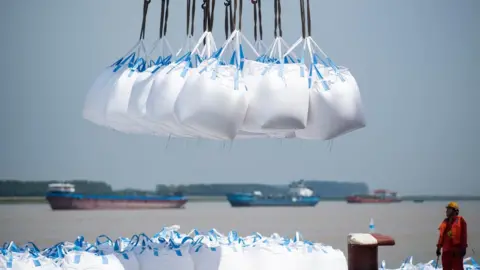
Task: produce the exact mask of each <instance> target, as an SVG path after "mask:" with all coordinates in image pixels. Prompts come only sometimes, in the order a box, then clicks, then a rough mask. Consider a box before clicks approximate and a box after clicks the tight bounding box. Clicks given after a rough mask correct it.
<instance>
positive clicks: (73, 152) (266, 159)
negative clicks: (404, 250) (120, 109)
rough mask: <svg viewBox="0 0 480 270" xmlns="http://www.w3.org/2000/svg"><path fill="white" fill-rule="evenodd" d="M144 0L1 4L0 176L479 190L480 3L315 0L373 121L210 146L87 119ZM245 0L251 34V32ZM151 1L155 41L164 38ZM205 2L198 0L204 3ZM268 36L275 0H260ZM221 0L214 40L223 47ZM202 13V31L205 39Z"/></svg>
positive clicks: (179, 29) (296, 26)
mask: <svg viewBox="0 0 480 270" xmlns="http://www.w3.org/2000/svg"><path fill="white" fill-rule="evenodd" d="M142 2H143V1H141V0H135V1H133V0H101V1H100V0H76V1H65V0H55V1H54V0H44V1H38V0H22V1H20V0H3V1H1V3H0V37H1V38H0V49H1V50H2V52H3V55H2V58H1V59H2V67H1V71H0V82H1V84H0V86H1V89H0V90H1V91H0V124H1V133H0V178H4V179H22V180H50V179H55V180H60V179H92V180H105V181H107V182H109V183H110V184H112V186H113V187H115V188H122V187H136V188H154V186H155V184H157V183H168V184H173V183H178V184H180V183H199V182H209V183H214V182H216V183H218V182H229V183H233V182H236V183H240V182H244V183H246V182H262V183H275V184H280V183H288V182H289V181H291V180H295V179H299V178H305V179H325V180H339V181H364V182H366V183H368V184H369V186H370V187H371V188H389V189H393V190H397V191H399V192H400V193H403V194H405V193H408V194H418V193H424V194H425V193H428V194H446V193H457V194H458V193H463V194H477V195H478V193H479V192H480V184H479V180H480V143H479V142H478V140H479V138H480V120H478V119H477V118H478V116H479V115H480V107H479V106H478V103H479V102H480V89H479V87H478V78H479V77H480V75H479V74H478V73H479V71H480V69H479V68H478V63H479V62H480V53H479V50H480V30H479V28H480V15H479V14H480V1H479V0H461V1H450V0H388V1H387V0H335V1H326V0H312V1H311V2H312V16H313V22H312V26H313V29H312V36H313V37H314V39H315V40H316V41H317V43H318V44H319V45H320V46H321V47H322V48H323V49H324V50H325V51H326V52H327V53H328V54H329V55H330V56H331V57H332V59H334V61H335V62H336V63H337V64H339V65H342V66H346V67H349V68H350V69H351V71H352V73H353V75H354V76H355V77H356V79H357V81H358V83H359V85H360V90H361V94H362V99H363V102H364V106H365V113H366V117H367V121H368V122H367V127H366V128H364V129H362V130H358V131H355V132H353V133H350V134H348V135H346V136H343V137H340V138H338V139H336V140H334V143H333V148H332V149H331V151H330V150H329V143H328V142H321V141H300V140H293V141H292V140H290V141H289V140H283V142H282V141H280V140H253V141H236V142H235V143H234V145H233V147H232V149H231V150H228V149H223V148H222V147H223V146H222V144H220V143H218V142H208V141H202V142H200V143H196V142H188V143H187V144H186V143H185V141H183V140H173V141H172V142H170V144H169V147H168V148H167V149H165V145H166V139H163V138H159V137H151V136H139V135H125V134H122V133H119V132H114V131H111V130H108V129H106V128H102V127H99V126H96V125H94V124H92V123H90V122H88V121H86V120H84V119H83V118H82V107H83V104H84V100H85V96H86V94H87V91H88V89H89V88H90V86H91V84H92V83H93V81H94V80H95V78H96V76H97V75H99V73H100V72H101V71H102V69H103V68H104V67H105V66H106V65H108V64H110V63H111V62H113V61H114V60H115V59H116V58H117V57H119V56H121V55H123V54H124V53H126V51H127V50H128V49H130V47H131V46H132V45H133V44H135V42H136V41H137V39H138V35H139V30H140V24H141V15H142V7H143V4H142ZM170 2H171V3H170V20H169V31H168V34H167V37H168V39H169V40H170V42H171V43H172V45H173V46H175V47H179V46H180V45H181V44H182V42H183V41H184V38H185V34H184V33H185V30H184V29H185V14H184V13H185V3H186V1H185V0H171V1H170ZM249 2H250V1H248V0H245V7H244V18H243V19H244V25H243V27H244V29H243V30H244V31H243V32H244V33H245V35H246V36H247V37H251V39H252V40H253V23H252V6H251V4H250V3H249ZM160 3H161V1H160V0H152V4H151V5H150V9H149V17H148V20H147V32H146V35H147V39H149V40H150V41H153V40H154V39H155V38H157V35H158V30H157V29H158V25H159V17H160ZM200 3H201V0H197V8H200ZM262 3H263V18H264V32H265V36H264V41H265V42H266V43H267V44H269V43H270V42H271V41H272V38H273V1H272V0H263V2H262ZM282 9H283V14H282V15H283V16H282V25H283V33H284V38H285V39H286V40H287V41H288V42H290V43H292V42H294V41H295V40H296V39H297V38H298V37H300V33H301V28H300V23H299V20H300V19H299V17H300V12H299V5H298V1H294V0H283V1H282ZM223 10H224V9H223V1H220V0H217V8H216V18H215V19H216V21H215V23H214V35H215V38H216V40H217V43H218V45H220V44H221V42H223V41H224V34H223V19H224V17H223ZM201 17H202V15H201V13H200V10H197V16H196V18H197V28H196V33H197V34H200V33H201Z"/></svg>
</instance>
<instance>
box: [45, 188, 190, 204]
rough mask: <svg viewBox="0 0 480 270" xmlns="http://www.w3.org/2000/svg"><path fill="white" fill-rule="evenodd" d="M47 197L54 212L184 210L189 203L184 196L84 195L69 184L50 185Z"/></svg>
mask: <svg viewBox="0 0 480 270" xmlns="http://www.w3.org/2000/svg"><path fill="white" fill-rule="evenodd" d="M45 197H46V199H47V201H48V203H49V204H50V207H51V208H52V210H96V209H165V208H183V207H184V206H185V204H186V203H187V201H188V200H187V198H186V197H184V196H157V195H153V196H138V195H133V196H131V195H89V194H82V193H76V192H75V186H74V185H72V184H68V183H53V184H50V185H48V191H47V194H46V196H45Z"/></svg>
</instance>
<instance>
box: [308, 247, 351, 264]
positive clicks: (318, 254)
mask: <svg viewBox="0 0 480 270" xmlns="http://www.w3.org/2000/svg"><path fill="white" fill-rule="evenodd" d="M312 247H313V249H312V252H311V253H309V255H311V256H313V257H310V258H311V261H310V262H311V264H312V265H317V266H318V268H319V269H338V270H347V269H348V263H347V258H346V257H345V255H344V254H343V252H342V251H341V250H338V249H334V248H332V247H330V246H324V245H321V244H314V245H313V246H312Z"/></svg>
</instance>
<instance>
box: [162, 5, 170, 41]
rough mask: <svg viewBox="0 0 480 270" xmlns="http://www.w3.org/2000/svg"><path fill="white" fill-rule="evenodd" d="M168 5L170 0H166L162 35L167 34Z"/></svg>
mask: <svg viewBox="0 0 480 270" xmlns="http://www.w3.org/2000/svg"><path fill="white" fill-rule="evenodd" d="M169 6H170V0H167V6H166V9H165V25H164V27H163V35H164V36H165V35H166V34H167V24H168V7H169Z"/></svg>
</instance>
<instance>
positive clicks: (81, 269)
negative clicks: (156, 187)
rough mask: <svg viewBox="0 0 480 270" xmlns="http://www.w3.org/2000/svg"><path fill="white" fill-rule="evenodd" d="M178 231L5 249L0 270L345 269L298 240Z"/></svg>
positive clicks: (337, 254)
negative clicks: (41, 248)
mask: <svg viewBox="0 0 480 270" xmlns="http://www.w3.org/2000/svg"><path fill="white" fill-rule="evenodd" d="M178 229H179V228H178V226H172V227H166V228H164V229H162V231H160V232H159V233H157V234H156V235H155V236H153V237H151V238H150V237H148V236H146V235H145V234H139V235H134V236H133V237H132V239H127V238H119V239H117V240H116V241H112V240H110V238H108V237H106V236H104V235H102V236H99V237H98V238H97V241H96V243H95V244H90V243H88V242H86V241H84V239H83V237H79V238H78V239H77V241H75V243H68V242H65V243H59V244H57V245H55V246H53V247H51V248H48V249H45V250H43V251H40V250H38V249H35V250H31V249H18V248H11V247H7V248H4V249H2V253H1V254H2V255H0V269H14V270H17V269H18V270H27V269H37V270H38V269H75V270H87V269H105V270H117V269H118V270H150V269H152V270H153V269H172V270H234V269H239V270H240V269H242V270H257V269H259V270H260V269H262V270H263V269H267V270H268V269H272V270H274V269H275V270H277V269H279V268H280V269H287V268H296V269H304V270H310V269H339V270H341V269H347V264H346V259H345V256H344V255H343V253H342V252H341V251H339V250H335V249H333V248H331V247H328V246H323V245H320V244H313V243H311V242H307V241H301V240H300V237H298V236H297V237H295V238H294V239H289V238H283V237H280V236H279V235H278V234H273V235H272V236H271V237H264V236H262V235H260V234H258V233H255V234H253V235H251V236H247V237H239V236H238V234H237V233H236V232H233V231H232V232H230V233H228V234H227V235H226V236H225V235H223V234H221V233H219V232H218V231H216V230H215V229H212V230H210V231H209V232H207V233H204V234H201V233H199V232H198V231H196V230H194V231H192V232H191V233H189V234H188V235H186V234H182V233H180V232H179V231H178Z"/></svg>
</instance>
